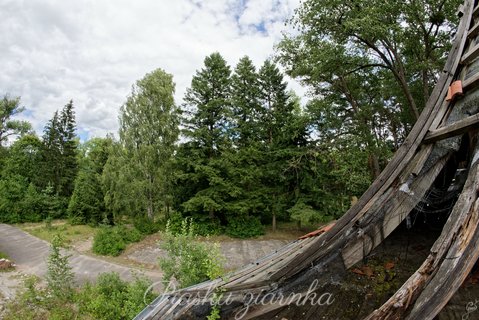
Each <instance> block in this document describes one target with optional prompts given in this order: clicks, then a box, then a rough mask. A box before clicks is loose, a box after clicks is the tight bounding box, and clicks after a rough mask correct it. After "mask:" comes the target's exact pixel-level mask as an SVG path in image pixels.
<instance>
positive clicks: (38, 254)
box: [0, 224, 162, 283]
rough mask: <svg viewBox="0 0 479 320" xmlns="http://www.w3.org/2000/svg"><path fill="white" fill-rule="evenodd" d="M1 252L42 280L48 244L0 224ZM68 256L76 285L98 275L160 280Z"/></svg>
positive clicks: (157, 274) (156, 275)
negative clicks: (107, 274) (112, 273)
mask: <svg viewBox="0 0 479 320" xmlns="http://www.w3.org/2000/svg"><path fill="white" fill-rule="evenodd" d="M0 251H1V252H4V253H6V254H7V255H8V256H9V257H10V258H11V259H12V260H13V261H14V262H15V264H16V265H17V270H18V271H20V272H22V273H25V274H34V275H37V276H39V277H43V276H45V274H46V272H47V263H46V262H47V257H48V254H49V252H50V244H49V243H48V242H46V241H44V240H41V239H39V238H37V237H34V236H32V235H30V234H28V233H26V232H24V231H23V230H20V229H18V228H16V227H12V226H10V225H6V224H0ZM67 253H68V254H70V255H71V257H70V266H71V267H72V269H73V272H74V273H75V280H76V281H77V282H79V283H84V282H86V281H90V282H93V281H95V280H96V278H97V277H98V275H99V274H100V273H104V272H117V273H118V274H119V275H120V277H121V278H122V279H124V280H127V281H129V280H131V279H133V275H132V273H137V274H143V275H145V276H146V277H148V278H150V279H151V280H152V281H153V282H157V281H160V280H161V277H162V275H161V273H160V272H152V271H140V270H137V269H133V268H129V267H125V266H121V265H118V264H114V263H111V262H107V261H103V260H101V259H97V258H94V257H90V256H86V255H82V254H79V253H77V252H75V251H71V250H69V251H67Z"/></svg>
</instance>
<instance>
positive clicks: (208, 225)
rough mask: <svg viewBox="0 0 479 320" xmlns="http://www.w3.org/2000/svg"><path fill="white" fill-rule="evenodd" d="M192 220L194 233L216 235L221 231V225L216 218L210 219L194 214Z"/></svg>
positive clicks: (205, 235)
mask: <svg viewBox="0 0 479 320" xmlns="http://www.w3.org/2000/svg"><path fill="white" fill-rule="evenodd" d="M193 221H194V222H195V233H196V234H197V235H199V236H203V237H207V236H216V235H219V234H221V233H223V227H222V226H221V224H220V221H219V220H218V219H214V220H212V219H211V218H209V217H205V216H198V217H196V216H195V217H194V218H193Z"/></svg>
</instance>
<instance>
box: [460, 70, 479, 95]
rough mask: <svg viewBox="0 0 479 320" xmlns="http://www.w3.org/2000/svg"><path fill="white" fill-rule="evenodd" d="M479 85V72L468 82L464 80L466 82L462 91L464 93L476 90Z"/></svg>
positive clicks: (468, 79)
mask: <svg viewBox="0 0 479 320" xmlns="http://www.w3.org/2000/svg"><path fill="white" fill-rule="evenodd" d="M478 83H479V72H478V73H476V74H474V75H473V76H472V77H469V78H467V79H466V80H464V82H463V83H462V90H464V91H468V90H471V89H472V88H475V87H476V86H477V84H478Z"/></svg>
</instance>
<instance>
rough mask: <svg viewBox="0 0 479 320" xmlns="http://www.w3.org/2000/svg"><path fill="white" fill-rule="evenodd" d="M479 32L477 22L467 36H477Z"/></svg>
mask: <svg viewBox="0 0 479 320" xmlns="http://www.w3.org/2000/svg"><path fill="white" fill-rule="evenodd" d="M478 33H479V23H477V24H475V25H474V27H472V29H471V30H469V32H468V33H467V37H468V38H469V39H471V38H474V37H475V36H477V34H478Z"/></svg>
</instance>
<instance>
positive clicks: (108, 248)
mask: <svg viewBox="0 0 479 320" xmlns="http://www.w3.org/2000/svg"><path fill="white" fill-rule="evenodd" d="M141 239H143V235H142V234H141V233H140V231H138V230H137V229H136V228H133V227H127V226H125V225H119V226H114V227H110V226H104V227H101V228H100V229H99V230H98V231H97V233H96V234H95V237H94V238H93V252H94V253H96V254H101V255H107V256H118V255H119V254H120V253H121V252H122V251H123V250H124V249H125V248H126V245H127V244H128V243H132V242H138V241H140V240H141Z"/></svg>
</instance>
